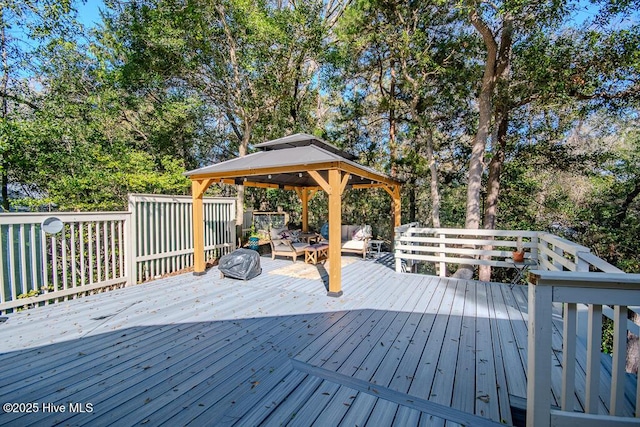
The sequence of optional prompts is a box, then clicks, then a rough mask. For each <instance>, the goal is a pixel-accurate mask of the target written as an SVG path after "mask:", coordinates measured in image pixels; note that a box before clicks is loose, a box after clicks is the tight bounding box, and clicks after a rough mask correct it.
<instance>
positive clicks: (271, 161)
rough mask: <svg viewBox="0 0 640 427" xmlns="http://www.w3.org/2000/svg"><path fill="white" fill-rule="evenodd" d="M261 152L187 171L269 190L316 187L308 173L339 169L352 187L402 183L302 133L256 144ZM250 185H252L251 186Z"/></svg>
mask: <svg viewBox="0 0 640 427" xmlns="http://www.w3.org/2000/svg"><path fill="white" fill-rule="evenodd" d="M256 148H258V149H260V150H261V151H258V152H255V153H252V154H249V155H247V156H244V157H237V158H235V159H231V160H227V161H224V162H221V163H216V164H214V165H210V166H205V167H202V168H199V169H195V170H191V171H189V172H186V173H185V175H187V176H189V177H191V178H192V179H193V178H213V179H220V180H222V181H223V182H225V183H229V184H243V183H244V184H248V182H247V181H250V182H252V183H259V184H263V185H264V186H267V187H274V188H275V187H282V188H286V187H316V186H317V185H318V184H317V181H316V180H315V179H314V178H313V177H312V176H311V175H310V174H308V173H305V172H308V171H311V170H313V171H318V172H319V173H320V174H321V175H323V178H325V179H327V178H326V176H324V175H326V172H324V171H326V170H328V169H334V168H335V169H340V170H343V171H345V172H349V173H350V174H351V175H354V177H353V178H352V179H351V180H350V183H349V184H351V185H352V186H354V185H355V186H356V188H357V187H360V186H362V187H364V186H367V187H371V186H379V185H381V184H382V185H384V184H386V185H393V184H397V183H399V181H398V180H396V179H393V178H391V177H389V176H387V175H386V174H383V173H381V172H378V171H376V170H375V169H372V168H370V167H367V166H363V165H360V164H358V163H356V162H355V161H353V160H354V159H355V156H353V155H352V154H350V153H347V152H346V151H343V150H341V149H339V148H338V147H336V146H334V145H332V144H329V143H328V142H326V141H323V140H322V139H320V138H317V137H315V136H312V135H307V134H303V133H299V134H295V135H291V136H287V137H284V138H279V139H275V140H273V141H267V142H263V143H261V144H257V145H256ZM248 185H251V184H248Z"/></svg>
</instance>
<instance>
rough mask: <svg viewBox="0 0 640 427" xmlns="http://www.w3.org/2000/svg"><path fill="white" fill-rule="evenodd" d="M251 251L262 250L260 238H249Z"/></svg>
mask: <svg viewBox="0 0 640 427" xmlns="http://www.w3.org/2000/svg"><path fill="white" fill-rule="evenodd" d="M249 249H253V250H254V251H257V250H258V249H260V238H259V237H249Z"/></svg>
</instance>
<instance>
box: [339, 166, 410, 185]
mask: <svg viewBox="0 0 640 427" xmlns="http://www.w3.org/2000/svg"><path fill="white" fill-rule="evenodd" d="M340 169H342V170H343V171H345V172H349V173H350V174H351V175H355V176H361V177H363V178H365V179H368V180H370V181H375V182H382V183H384V184H387V185H390V186H393V185H397V184H399V182H398V181H396V180H395V179H393V178H389V177H387V176H385V175H383V174H381V173H376V172H373V171H368V170H366V169H361V168H359V167H358V166H356V165H355V164H352V163H345V162H341V163H340Z"/></svg>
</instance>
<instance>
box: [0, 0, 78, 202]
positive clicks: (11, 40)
mask: <svg viewBox="0 0 640 427" xmlns="http://www.w3.org/2000/svg"><path fill="white" fill-rule="evenodd" d="M74 14H75V10H74V9H73V7H72V2H71V1H70V0H63V1H54V0H39V1H38V0H36V1H32V2H22V1H5V2H3V4H2V7H0V55H1V56H2V59H1V60H2V77H0V98H1V99H0V102H1V104H0V132H1V134H0V156H1V160H0V174H1V176H2V178H1V180H2V182H1V187H2V208H3V209H4V210H5V211H8V210H9V208H10V198H9V184H10V183H11V182H24V181H25V174H27V175H28V174H29V172H30V171H31V170H32V166H33V165H32V163H31V162H30V160H31V159H30V158H29V157H26V156H24V154H26V153H27V152H28V151H29V150H27V149H25V148H27V147H26V145H27V144H29V141H30V137H31V135H32V132H33V128H32V126H31V125H30V124H29V122H28V117H29V115H30V114H32V113H33V112H34V111H37V110H38V109H39V102H38V99H37V97H36V95H35V94H34V92H33V90H32V88H31V84H30V81H29V78H30V77H33V67H36V66H37V65H38V62H37V60H36V58H37V55H36V53H37V51H38V49H39V48H40V47H41V46H42V45H43V44H46V43H47V42H48V41H50V40H51V39H52V38H59V37H64V36H71V35H72V34H73V33H74V30H75V28H74V26H73V24H74V20H73V17H74Z"/></svg>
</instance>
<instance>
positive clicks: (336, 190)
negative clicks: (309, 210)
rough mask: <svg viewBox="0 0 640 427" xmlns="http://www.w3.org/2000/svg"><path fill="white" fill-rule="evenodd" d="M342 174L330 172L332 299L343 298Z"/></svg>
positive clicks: (330, 277) (334, 171) (330, 271)
mask: <svg viewBox="0 0 640 427" xmlns="http://www.w3.org/2000/svg"><path fill="white" fill-rule="evenodd" d="M340 175H341V173H340V170H338V169H330V170H329V189H330V191H329V292H327V295H328V296H330V297H339V296H342V262H341V250H340V249H341V248H340V246H341V242H340V228H341V226H342V191H340V190H341V179H340V178H341V177H340Z"/></svg>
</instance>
